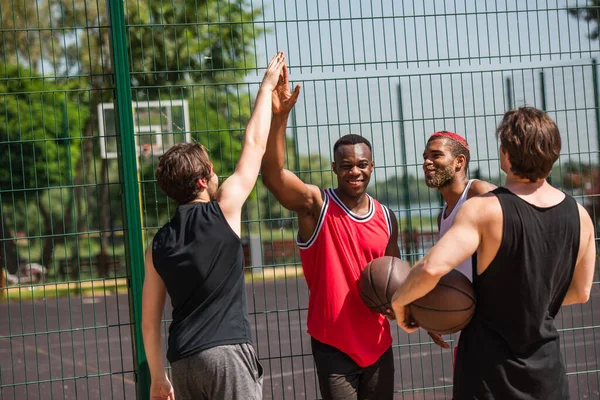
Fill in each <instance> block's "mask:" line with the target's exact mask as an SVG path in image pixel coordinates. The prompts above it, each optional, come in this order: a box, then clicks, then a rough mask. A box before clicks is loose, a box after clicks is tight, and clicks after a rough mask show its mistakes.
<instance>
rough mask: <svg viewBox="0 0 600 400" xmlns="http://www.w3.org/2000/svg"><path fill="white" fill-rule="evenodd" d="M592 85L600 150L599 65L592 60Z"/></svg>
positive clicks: (599, 147)
mask: <svg viewBox="0 0 600 400" xmlns="http://www.w3.org/2000/svg"><path fill="white" fill-rule="evenodd" d="M592 84H593V85H594V114H595V115H596V137H597V138H598V142H597V143H596V144H597V146H598V149H599V150H600V94H599V93H598V63H597V62H596V59H595V58H592Z"/></svg>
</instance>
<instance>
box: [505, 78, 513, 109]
mask: <svg viewBox="0 0 600 400" xmlns="http://www.w3.org/2000/svg"><path fill="white" fill-rule="evenodd" d="M505 82H506V86H505V87H506V103H507V105H508V108H507V110H512V109H513V96H512V79H510V76H507V77H506V79H505Z"/></svg>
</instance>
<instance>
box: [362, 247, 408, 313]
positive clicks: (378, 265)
mask: <svg viewBox="0 0 600 400" xmlns="http://www.w3.org/2000/svg"><path fill="white" fill-rule="evenodd" d="M409 272H410V264H409V263H407V262H406V261H402V260H401V259H399V258H396V257H391V256H383V257H379V258H376V259H374V260H373V261H371V262H370V263H368V264H367V266H366V267H365V269H363V271H362V272H361V274H360V279H359V281H358V290H359V291H360V297H361V298H362V300H363V301H364V303H365V304H366V305H367V307H369V308H370V309H371V310H373V311H377V312H379V313H382V314H385V313H386V310H391V309H392V304H391V302H392V296H393V295H394V292H396V289H398V287H399V286H400V285H401V284H402V283H403V282H404V280H405V279H406V276H407V275H408V273H409Z"/></svg>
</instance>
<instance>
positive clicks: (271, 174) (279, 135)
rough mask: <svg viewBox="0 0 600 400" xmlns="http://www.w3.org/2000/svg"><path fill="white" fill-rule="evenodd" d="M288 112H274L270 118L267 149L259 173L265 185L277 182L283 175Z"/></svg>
mask: <svg viewBox="0 0 600 400" xmlns="http://www.w3.org/2000/svg"><path fill="white" fill-rule="evenodd" d="M288 115H289V114H288V113H282V114H275V115H273V118H272V119H271V131H270V133H269V140H268V142H267V151H266V153H265V156H264V157H263V162H262V168H261V173H262V175H263V180H264V181H265V184H266V185H267V186H271V185H269V183H271V182H273V184H277V183H278V182H277V181H278V179H277V178H281V177H282V176H283V173H282V172H283V167H284V164H285V129H286V126H287V121H288Z"/></svg>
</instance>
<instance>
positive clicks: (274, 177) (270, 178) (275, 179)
mask: <svg viewBox="0 0 600 400" xmlns="http://www.w3.org/2000/svg"><path fill="white" fill-rule="evenodd" d="M281 172H282V170H281V169H279V168H277V167H275V166H274V165H272V164H271V163H269V162H268V160H263V163H262V165H261V167H260V175H261V178H262V182H263V184H264V185H265V186H266V187H267V189H269V190H270V191H271V192H273V191H275V190H277V188H279V187H281V185H282V184H283V177H282V174H281Z"/></svg>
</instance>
